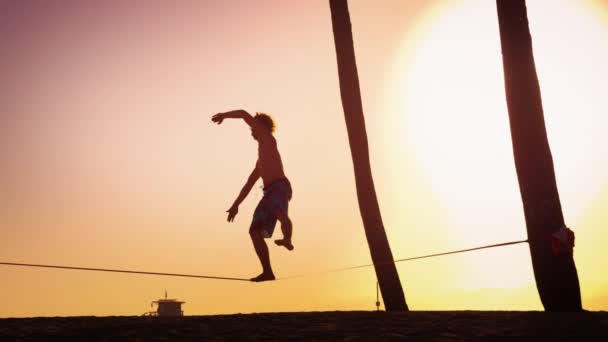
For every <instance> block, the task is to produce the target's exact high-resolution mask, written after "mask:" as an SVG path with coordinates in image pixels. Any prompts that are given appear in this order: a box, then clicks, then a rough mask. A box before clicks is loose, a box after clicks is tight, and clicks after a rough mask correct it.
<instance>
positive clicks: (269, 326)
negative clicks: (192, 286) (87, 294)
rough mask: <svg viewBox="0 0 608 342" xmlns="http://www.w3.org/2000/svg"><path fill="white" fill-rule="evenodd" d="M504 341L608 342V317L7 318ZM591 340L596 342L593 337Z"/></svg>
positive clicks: (96, 326)
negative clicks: (577, 340)
mask: <svg viewBox="0 0 608 342" xmlns="http://www.w3.org/2000/svg"><path fill="white" fill-rule="evenodd" d="M496 336H505V337H527V338H530V339H534V340H539V341H540V340H541V338H542V340H548V341H556V340H557V341H561V340H569V341H572V338H573V337H586V338H591V340H603V341H608V312H605V311H602V312H583V313H546V312H528V311H520V312H512V311H414V312H406V313H387V312H373V311H372V312H368V311H349V312H306V313H270V314H247V315H222V316H186V317H183V318H178V319H159V318H153V317H49V318H8V319H1V320H0V340H1V341H14V340H16V341H19V340H24V341H32V340H33V341H37V340H48V339H50V338H52V337H58V338H60V340H63V341H65V340H86V341H200V340H209V339H211V340H228V339H230V340H234V339H259V340H279V339H281V340H282V339H303V340H310V339H319V340H330V339H341V340H344V339H346V340H351V339H362V340H369V339H382V340H386V339H402V338H413V339H420V340H441V341H451V340H464V339H466V340H471V339H478V338H488V337H496ZM586 340H589V339H586Z"/></svg>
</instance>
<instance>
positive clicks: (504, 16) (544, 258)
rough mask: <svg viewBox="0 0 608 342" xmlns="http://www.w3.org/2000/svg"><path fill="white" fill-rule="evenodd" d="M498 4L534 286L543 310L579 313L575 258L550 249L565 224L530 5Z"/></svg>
mask: <svg viewBox="0 0 608 342" xmlns="http://www.w3.org/2000/svg"><path fill="white" fill-rule="evenodd" d="M496 5H497V10H498V24H499V28H500V42H501V47H502V60H503V68H504V76H505V91H506V98H507V108H508V111H509V123H510V126H511V140H512V144H513V156H514V159H515V169H516V171H517V179H518V181H519V189H520V192H521V198H522V202H523V207H524V215H525V218H526V228H527V232H528V239H529V241H530V254H531V256H532V267H533V269H534V277H535V279H536V287H537V289H538V293H539V295H540V299H541V302H542V303H543V306H544V307H545V310H547V311H580V310H582V305H581V293H580V288H579V281H578V275H577V272H576V266H575V264H574V259H573V257H572V254H571V253H562V254H558V255H554V253H553V251H552V247H551V236H552V234H553V233H555V232H556V231H557V230H559V229H560V228H561V227H563V226H564V216H563V213H562V207H561V203H560V199H559V193H558V190H557V184H556V181H555V171H554V167H553V158H552V156H551V149H550V148H549V142H548V139H547V130H546V128H545V119H544V114H543V105H542V99H541V93H540V85H539V82H538V77H537V75H536V67H535V65H534V55H533V52H532V37H531V36H530V30H529V27H528V14H527V10H526V2H525V0H497V1H496ZM549 6H550V5H549ZM565 48H567V47H566V46H565ZM573 115H574V113H573Z"/></svg>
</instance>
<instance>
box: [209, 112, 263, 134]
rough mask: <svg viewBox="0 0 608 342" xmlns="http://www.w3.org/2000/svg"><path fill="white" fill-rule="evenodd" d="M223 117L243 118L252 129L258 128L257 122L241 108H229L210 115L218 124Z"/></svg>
mask: <svg viewBox="0 0 608 342" xmlns="http://www.w3.org/2000/svg"><path fill="white" fill-rule="evenodd" d="M224 119H243V120H245V122H246V123H247V124H248V125H249V127H251V128H253V129H258V128H259V125H260V124H259V123H258V122H257V121H256V120H255V119H254V118H253V116H251V114H249V113H247V112H246V111H244V110H242V109H237V110H231V111H229V112H225V113H218V114H215V115H214V116H213V117H211V121H213V122H216V123H217V124H218V125H219V124H221V123H222V121H224Z"/></svg>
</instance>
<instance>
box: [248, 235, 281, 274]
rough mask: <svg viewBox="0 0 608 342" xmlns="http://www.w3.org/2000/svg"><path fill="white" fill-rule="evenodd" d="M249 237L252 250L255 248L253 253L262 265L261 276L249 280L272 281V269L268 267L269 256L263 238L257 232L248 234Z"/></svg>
mask: <svg viewBox="0 0 608 342" xmlns="http://www.w3.org/2000/svg"><path fill="white" fill-rule="evenodd" d="M249 235H250V236H251V241H252V242H253V248H255V253H256V254H257V255H258V258H259V259H260V263H261V264H262V269H263V271H262V274H260V275H259V276H257V277H255V278H251V281H256V282H259V281H266V280H274V279H275V277H274V273H273V272H272V267H271V266H270V254H269V252H268V246H266V241H264V237H263V236H262V232H261V231H259V230H256V231H251V232H249Z"/></svg>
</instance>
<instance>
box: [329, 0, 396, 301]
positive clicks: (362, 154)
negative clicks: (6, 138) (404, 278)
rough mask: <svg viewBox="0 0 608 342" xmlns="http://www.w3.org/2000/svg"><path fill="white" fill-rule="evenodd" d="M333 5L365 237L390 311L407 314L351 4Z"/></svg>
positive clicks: (334, 1)
mask: <svg viewBox="0 0 608 342" xmlns="http://www.w3.org/2000/svg"><path fill="white" fill-rule="evenodd" d="M329 5H330V9H331V19H332V25H333V31H334V39H335V45H336V57H337V60H338V76H339V79H340V94H341V97H342V107H343V108H344V119H345V120H346V128H347V131H348V141H349V143H350V151H351V156H352V159H353V167H354V170H355V183H356V186H357V198H358V200H359V210H360V211H361V217H362V219H363V227H364V229H365V236H366V237H367V243H368V245H369V250H370V253H371V256H372V261H373V262H374V264H375V270H376V276H377V278H378V282H379V284H380V290H381V292H382V298H383V300H384V306H385V308H386V310H387V311H405V310H408V307H407V304H406V303H405V296H404V294H403V289H402V287H401V282H400V281H399V274H398V273H397V268H396V267H395V264H394V262H393V260H394V259H393V254H392V253H391V248H390V246H389V244H388V239H387V238H386V232H385V231H384V225H383V224H382V216H381V215H380V208H379V206H378V199H377V198H376V190H375V189H374V181H373V179H372V172H371V166H370V161H369V149H368V145H367V134H366V132H365V120H364V118H363V106H362V104H361V93H360V90H359V77H358V75H357V64H356V62H355V50H354V46H353V36H352V31H351V23H350V14H349V13H348V5H347V3H346V0H330V1H329Z"/></svg>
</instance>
